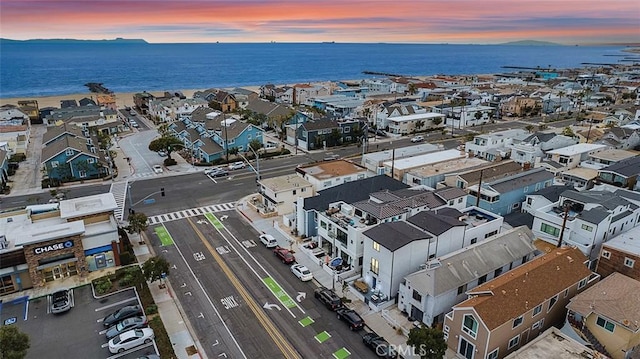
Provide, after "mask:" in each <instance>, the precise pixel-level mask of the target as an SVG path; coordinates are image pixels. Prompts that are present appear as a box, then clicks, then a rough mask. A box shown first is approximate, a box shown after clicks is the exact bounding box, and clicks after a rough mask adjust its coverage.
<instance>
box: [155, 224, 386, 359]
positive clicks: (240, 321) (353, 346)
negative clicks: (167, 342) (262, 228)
mask: <svg viewBox="0 0 640 359" xmlns="http://www.w3.org/2000/svg"><path fill="white" fill-rule="evenodd" d="M222 218H224V220H222ZM160 227H162V228H163V229H166V230H167V232H168V233H169V234H170V235H171V237H172V238H173V240H174V242H175V244H168V245H165V246H162V245H161V241H160V239H159V238H158V236H157V234H156V233H155V232H153V230H149V232H150V233H149V235H150V238H152V240H151V242H152V244H153V246H154V249H155V251H156V252H157V253H159V254H161V255H163V256H165V257H166V258H167V259H168V260H169V262H171V263H173V264H174V265H175V267H173V269H172V270H171V275H170V276H169V280H170V281H171V283H172V286H173V288H174V290H175V291H176V294H175V295H176V297H177V298H178V299H179V300H180V301H181V303H182V306H183V307H184V308H185V311H187V316H188V318H189V320H190V322H191V324H192V326H193V327H194V330H195V331H196V333H197V335H198V339H199V340H200V341H201V343H202V346H203V347H204V348H205V351H207V355H208V356H209V357H217V356H219V355H222V353H224V354H227V355H228V357H233V358H242V357H247V358H275V357H285V358H294V357H305V358H333V353H335V352H337V351H338V350H340V349H342V348H345V349H347V350H348V351H349V352H350V353H352V357H353V358H356V357H357V358H370V357H373V356H372V352H371V351H370V350H369V349H367V348H366V347H365V346H364V345H363V344H362V338H361V336H360V334H359V333H355V332H351V331H349V330H348V328H347V326H346V325H345V324H344V323H342V322H340V321H338V319H337V318H336V316H335V315H334V313H333V312H330V311H328V310H327V309H326V308H324V307H322V306H321V305H320V303H319V302H317V301H316V300H315V299H314V298H313V289H314V288H315V285H314V284H313V283H311V282H307V283H302V282H300V281H298V280H297V278H295V277H294V276H293V275H292V274H291V273H290V270H289V266H286V265H284V264H282V263H280V262H279V261H278V260H277V259H276V258H275V257H274V256H273V254H272V252H271V251H270V250H268V249H266V248H264V247H263V246H262V245H261V244H260V243H259V242H258V241H257V240H256V239H257V233H255V231H254V230H253V229H252V228H251V227H250V226H247V225H246V222H244V220H243V219H242V218H240V217H239V215H238V214H237V213H235V212H227V213H224V217H223V214H221V213H218V214H216V215H215V216H213V215H210V217H209V218H208V219H207V218H205V217H204V216H196V217H192V218H188V219H180V220H176V221H170V222H165V223H164V224H161V225H160ZM165 243H166V241H165ZM300 293H304V296H300ZM265 305H266V306H267V308H264V307H265ZM276 306H277V307H276ZM305 318H308V319H305ZM301 320H302V321H303V322H302V323H300V321H301ZM303 324H304V325H303ZM322 332H326V333H327V334H328V339H326V341H325V342H323V343H319V342H318V340H317V339H316V338H315V336H316V335H317V334H318V333H322Z"/></svg>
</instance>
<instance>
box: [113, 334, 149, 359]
mask: <svg viewBox="0 0 640 359" xmlns="http://www.w3.org/2000/svg"><path fill="white" fill-rule="evenodd" d="M153 338H154V335H153V329H151V328H142V329H133V330H129V331H128V332H124V333H122V334H120V335H118V336H117V337H115V338H113V339H111V340H109V351H110V352H111V353H113V354H116V353H122V352H124V351H125V350H129V349H131V348H135V347H137V346H140V345H142V344H148V343H151V342H152V341H153Z"/></svg>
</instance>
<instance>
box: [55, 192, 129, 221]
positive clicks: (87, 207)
mask: <svg viewBox="0 0 640 359" xmlns="http://www.w3.org/2000/svg"><path fill="white" fill-rule="evenodd" d="M117 208H118V204H117V203H116V199H115V197H113V194H112V193H110V192H109V193H101V194H96V195H93V196H87V197H80V198H73V199H68V200H64V201H60V218H63V219H67V218H74V217H80V216H88V215H92V214H96V213H103V212H113V211H114V210H115V209H117Z"/></svg>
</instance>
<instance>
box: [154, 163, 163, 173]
mask: <svg viewBox="0 0 640 359" xmlns="http://www.w3.org/2000/svg"><path fill="white" fill-rule="evenodd" d="M153 172H155V173H162V172H163V170H162V166H160V165H153Z"/></svg>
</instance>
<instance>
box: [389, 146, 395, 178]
mask: <svg viewBox="0 0 640 359" xmlns="http://www.w3.org/2000/svg"><path fill="white" fill-rule="evenodd" d="M390 143H391V142H390ZM395 161H396V149H395V148H392V149H391V178H394V176H393V171H394V165H395Z"/></svg>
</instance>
